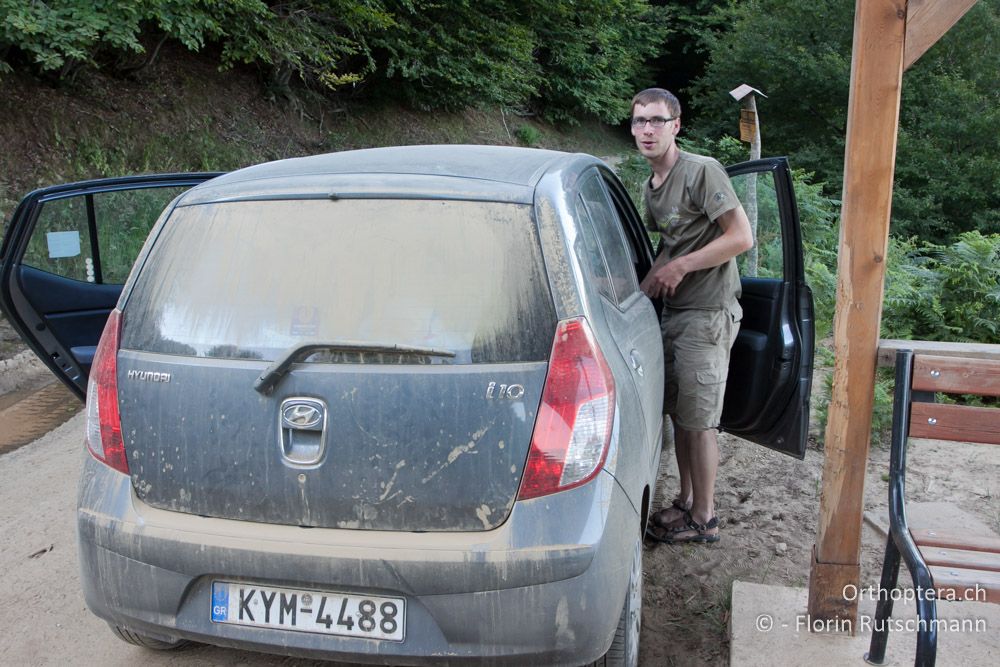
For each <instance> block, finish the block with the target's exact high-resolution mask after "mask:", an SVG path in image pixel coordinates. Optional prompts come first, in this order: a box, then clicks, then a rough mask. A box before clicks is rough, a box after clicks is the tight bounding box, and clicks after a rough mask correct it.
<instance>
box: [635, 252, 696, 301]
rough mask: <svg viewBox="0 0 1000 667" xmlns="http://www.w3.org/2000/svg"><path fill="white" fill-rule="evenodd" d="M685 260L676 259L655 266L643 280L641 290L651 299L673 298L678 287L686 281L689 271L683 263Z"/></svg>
mask: <svg viewBox="0 0 1000 667" xmlns="http://www.w3.org/2000/svg"><path fill="white" fill-rule="evenodd" d="M681 259H683V258H678V259H675V260H673V261H671V262H667V263H666V264H660V265H656V264H654V265H653V268H652V269H650V270H649V273H648V274H646V277H645V278H643V280H642V284H641V285H639V289H641V290H642V291H643V293H644V294H645V295H646V296H648V297H649V298H650V299H659V298H661V297H665V296H673V295H674V291H676V290H677V286H678V285H680V284H681V281H682V280H684V276H685V275H687V270H686V269H685V268H684V266H683V262H682V261H681Z"/></svg>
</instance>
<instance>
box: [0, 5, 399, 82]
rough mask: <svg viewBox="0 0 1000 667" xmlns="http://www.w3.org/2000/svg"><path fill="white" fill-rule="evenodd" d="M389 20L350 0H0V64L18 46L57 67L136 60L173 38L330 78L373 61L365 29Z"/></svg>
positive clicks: (237, 58)
mask: <svg viewBox="0 0 1000 667" xmlns="http://www.w3.org/2000/svg"><path fill="white" fill-rule="evenodd" d="M389 21H390V17H389V15H388V14H387V13H386V12H385V11H384V10H383V9H382V8H381V7H379V6H378V5H377V4H370V3H364V2H352V1H350V0H318V1H314V2H308V1H306V0H291V1H290V2H283V3H280V4H279V3H265V2H262V1H261V0H227V2H212V1H210V0H134V1H133V0H97V1H95V0H55V1H53V2H38V1H24V0H0V53H5V52H6V54H7V55H6V57H5V58H4V59H3V60H0V67H3V66H5V65H6V66H7V67H9V61H10V60H11V59H12V58H16V57H17V56H18V55H21V56H23V57H26V59H27V60H28V61H29V62H30V63H31V64H33V65H34V66H35V67H37V68H38V69H39V70H41V71H57V72H59V73H60V74H61V75H62V76H66V75H68V74H71V73H72V72H73V71H74V70H75V69H76V68H79V67H81V66H84V65H89V66H93V67H97V66H102V65H108V64H111V65H116V64H117V66H118V67H119V68H126V69H127V68H129V67H137V66H138V65H135V64H126V62H127V59H128V57H129V56H133V57H136V56H141V55H143V54H147V51H148V49H147V46H148V45H149V44H150V43H155V42H157V41H160V40H163V39H175V40H177V41H179V42H180V43H181V44H183V45H184V46H185V47H186V48H188V49H190V50H192V51H198V50H200V49H202V48H203V47H205V46H206V44H215V45H218V46H220V47H221V55H220V58H221V65H222V66H223V67H230V66H232V65H234V64H236V63H257V64H260V65H263V66H266V67H267V68H268V71H269V72H270V73H271V76H272V78H273V79H274V80H276V81H283V80H287V78H288V75H289V74H290V73H292V72H294V73H296V74H298V75H299V76H300V77H301V78H302V79H304V80H316V81H319V82H321V83H323V84H325V85H329V86H335V85H341V84H344V83H350V82H355V81H358V80H360V79H361V77H362V76H363V75H364V74H365V73H366V72H368V71H370V70H371V68H372V65H371V63H370V59H368V58H366V57H365V50H366V49H365V44H364V41H363V37H362V36H363V35H364V34H365V33H367V32H369V31H372V30H378V29H380V28H382V27H384V26H386V25H387V24H388V23H389ZM155 54H156V48H154V49H153V51H152V53H151V54H149V56H148V57H149V58H152V57H155ZM140 62H141V60H140ZM352 67H355V69H351V68H352Z"/></svg>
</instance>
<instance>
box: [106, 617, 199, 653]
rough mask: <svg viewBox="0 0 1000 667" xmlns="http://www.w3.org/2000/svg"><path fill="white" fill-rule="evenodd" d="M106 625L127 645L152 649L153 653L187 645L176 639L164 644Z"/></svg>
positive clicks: (130, 631) (126, 629)
mask: <svg viewBox="0 0 1000 667" xmlns="http://www.w3.org/2000/svg"><path fill="white" fill-rule="evenodd" d="M108 625H109V626H111V632H113V633H115V635H116V636H117V637H118V638H119V639H121V640H122V641H125V642H128V643H129V644H133V645H135V646H141V647H143V648H148V649H153V650H154V651H170V650H172V649H175V648H181V647H182V646H185V645H187V643H188V642H187V640H185V639H177V640H175V641H172V642H165V641H163V640H162V639H154V638H152V637H149V636H146V635H143V634H139V633H138V632H135V631H133V630H129V629H128V628H123V627H122V626H120V625H112V624H111V623H109V624H108Z"/></svg>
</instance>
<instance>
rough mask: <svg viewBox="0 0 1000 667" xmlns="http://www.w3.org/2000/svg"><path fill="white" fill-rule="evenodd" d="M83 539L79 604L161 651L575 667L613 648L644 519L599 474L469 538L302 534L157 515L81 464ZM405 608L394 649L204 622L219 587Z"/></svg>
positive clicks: (122, 479)
mask: <svg viewBox="0 0 1000 667" xmlns="http://www.w3.org/2000/svg"><path fill="white" fill-rule="evenodd" d="M77 518H78V535H79V547H80V562H81V568H82V578H81V580H82V582H83V588H84V595H85V599H86V601H87V605H88V606H89V607H90V609H91V610H92V611H93V612H94V613H95V614H97V615H98V616H100V617H102V618H104V619H106V620H108V621H111V622H114V623H116V624H119V625H123V626H127V627H129V628H132V629H133V630H136V631H138V632H140V633H144V634H148V635H150V636H154V637H159V638H163V639H174V638H186V639H192V640H195V641H201V642H206V643H210V644H217V645H222V646H232V647H237V648H246V649H253V650H259V651H265V652H278V653H282V654H289V655H298V656H303V657H327V658H330V657H337V658H339V659H349V660H355V661H358V662H373V663H383V662H388V663H393V664H442V663H444V662H450V661H456V662H470V661H477V662H483V663H487V664H522V665H523V664H547V665H557V664H581V663H584V662H589V661H591V660H594V659H596V658H597V657H599V656H600V655H601V654H603V652H604V651H605V650H606V649H607V646H608V645H609V644H610V641H611V637H612V635H613V633H614V629H615V626H616V624H617V620H618V615H619V612H620V610H621V606H622V602H623V599H624V598H623V596H624V592H625V587H626V582H627V579H628V568H629V562H630V556H631V549H632V547H633V546H634V544H635V539H636V538H637V537H638V532H637V531H638V530H639V519H638V515H637V514H636V512H635V510H634V508H633V507H632V505H631V504H630V503H629V501H628V500H627V498H626V497H625V494H624V493H623V492H622V490H621V488H620V487H619V486H618V485H617V483H616V482H615V481H614V479H613V478H612V477H611V476H610V475H609V474H607V473H605V472H602V473H601V474H600V475H598V477H597V478H596V479H595V480H594V481H593V482H592V483H590V484H586V485H584V486H583V487H580V488H577V489H573V490H571V491H568V492H564V493H560V494H555V495H552V496H547V497H543V498H538V499H535V500H532V501H527V502H519V503H516V504H515V506H514V509H513V510H512V512H511V515H510V517H509V518H508V520H507V521H506V522H505V523H504V524H503V525H502V526H500V527H499V528H497V529H495V530H490V531H483V532H476V533H405V532H382V531H353V530H331V529H316V528H311V529H304V528H298V527H294V526H274V525H267V524H258V523H252V522H245V521H233V520H224V519H210V518H204V517H197V516H191V515H185V514H178V513H174V512H169V511H164V510H158V509H154V508H151V507H149V506H147V505H144V504H143V503H142V502H141V501H140V500H138V498H137V497H136V496H135V494H134V493H133V492H132V487H131V483H130V480H129V478H128V477H127V476H125V475H121V474H119V473H116V472H115V471H113V470H111V469H110V468H107V467H106V466H104V465H102V464H100V463H98V462H96V461H95V460H93V459H92V458H91V457H89V456H88V457H87V462H86V464H85V466H84V474H83V477H82V479H81V486H80V495H79V508H78V515H77ZM219 579H223V580H229V581H234V580H235V581H242V580H245V581H247V582H252V583H257V584H265V585H272V586H282V587H288V588H305V589H315V590H329V591H337V592H345V593H359V594H371V595H381V596H390V597H405V598H406V601H407V618H406V637H405V639H404V641H402V642H378V641H374V640H370V639H360V638H350V637H337V636H329V635H316V634H309V633H303V632H294V631H284V630H273V629H258V628H248V627H243V626H235V625H226V624H217V623H212V622H211V621H210V610H211V584H212V581H214V580H219Z"/></svg>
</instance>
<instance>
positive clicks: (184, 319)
mask: <svg viewBox="0 0 1000 667" xmlns="http://www.w3.org/2000/svg"><path fill="white" fill-rule="evenodd" d="M555 326H556V319H555V311H554V307H553V304H552V299H551V296H550V294H549V292H548V283H547V281H546V279H545V271H544V266H543V262H542V257H541V251H540V249H539V244H538V238H537V233H536V230H535V225H534V223H533V219H532V210H531V207H530V206H527V205H521V204H501V203H494V202H478V201H439V200H398V199H396V200H385V199H347V200H325V199H324V200H282V201H244V202H229V203H217V204H206V205H198V206H190V207H182V208H178V209H175V211H174V212H173V214H172V215H171V217H170V219H169V220H168V221H167V224H166V226H165V228H164V230H163V232H162V233H161V236H160V238H159V239H158V240H157V242H156V244H155V246H154V247H153V250H152V253H151V254H150V257H149V260H148V261H147V262H146V265H145V267H144V268H143V269H142V273H141V274H140V275H139V277H138V280H137V282H136V285H135V288H134V290H133V291H132V294H131V296H130V297H129V299H128V303H127V304H126V306H125V324H124V327H123V331H122V347H124V348H126V349H134V350H142V351H149V352H161V353H167V354H177V355H186V356H198V357H215V358H249V359H262V360H267V361H273V360H274V359H276V358H278V357H280V356H281V355H282V354H283V353H284V352H286V351H287V350H290V349H292V348H295V347H298V346H301V345H303V344H305V343H312V342H317V343H321V344H322V343H331V344H334V346H333V347H332V348H331V350H330V351H328V352H326V353H324V354H320V355H317V356H315V357H313V358H312V359H311V360H315V361H335V362H354V363H370V362H374V363H492V362H501V361H540V360H544V359H547V358H548V354H549V350H550V347H551V344H552V336H553V334H554V331H555ZM351 343H358V345H357V346H356V348H357V349H355V348H352V345H351ZM338 345H340V347H338ZM366 345H369V346H371V348H372V350H375V351H373V352H365V351H364V350H365V346H366ZM392 346H399V347H410V348H419V349H434V350H445V351H449V352H453V353H454V356H450V355H431V356H428V357H427V358H422V357H421V356H420V355H419V354H418V355H413V354H407V355H393V354H391V353H386V352H385V350H387V349H390V348H392ZM358 349H360V350H361V351H358ZM380 350H381V351H380Z"/></svg>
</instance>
